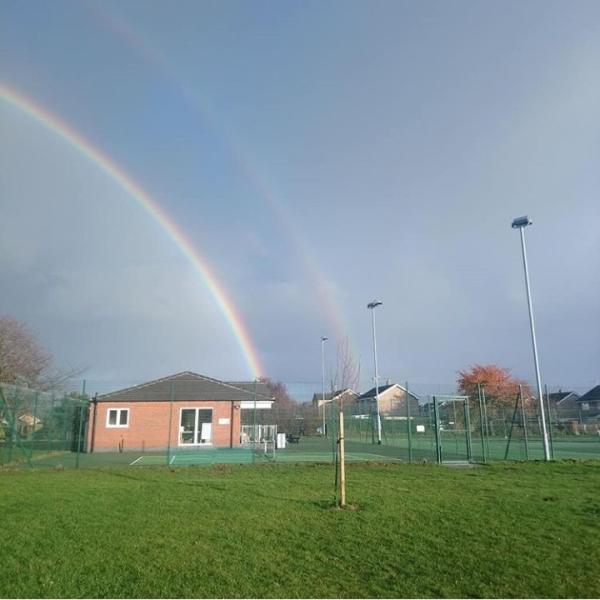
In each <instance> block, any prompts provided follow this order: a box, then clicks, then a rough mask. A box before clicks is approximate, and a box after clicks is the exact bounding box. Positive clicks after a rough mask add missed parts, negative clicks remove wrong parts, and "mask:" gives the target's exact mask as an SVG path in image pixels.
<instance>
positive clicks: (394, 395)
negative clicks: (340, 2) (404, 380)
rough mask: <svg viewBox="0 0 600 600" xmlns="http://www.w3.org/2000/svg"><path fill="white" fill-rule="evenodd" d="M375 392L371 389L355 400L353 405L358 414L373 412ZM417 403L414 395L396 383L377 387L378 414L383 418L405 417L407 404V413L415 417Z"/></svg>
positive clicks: (374, 389)
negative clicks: (355, 406)
mask: <svg viewBox="0 0 600 600" xmlns="http://www.w3.org/2000/svg"><path fill="white" fill-rule="evenodd" d="M376 392H377V390H376V388H371V389H370V390H368V391H367V392H365V393H364V394H361V395H360V396H359V397H358V398H356V401H355V403H356V405H357V408H358V411H359V412H362V413H364V414H367V413H368V412H372V411H374V410H375V405H376ZM419 402H420V399H419V397H418V396H417V395H416V394H413V393H412V392H411V391H409V390H408V391H407V389H406V388H405V387H404V386H401V385H400V384H398V383H387V384H385V385H380V386H379V412H380V414H382V415H383V416H389V417H392V416H406V415H407V404H408V412H409V413H410V414H411V415H417V414H419Z"/></svg>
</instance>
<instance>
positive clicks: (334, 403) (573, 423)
mask: <svg viewBox="0 0 600 600" xmlns="http://www.w3.org/2000/svg"><path fill="white" fill-rule="evenodd" d="M160 382H162V380H160V381H159V383H160ZM160 385H162V386H163V387H162V388H161V391H160V393H159V394H158V396H156V395H155V396H152V397H150V396H149V395H148V394H149V392H148V386H146V385H143V386H134V387H132V388H131V389H132V390H133V391H131V392H129V391H127V392H126V394H127V395H126V397H125V398H126V399H127V401H125V399H123V397H121V396H118V397H117V398H116V399H115V398H113V397H111V393H112V392H110V391H108V392H104V393H103V394H100V395H99V396H96V395H95V396H94V397H93V398H89V397H86V396H84V395H82V394H79V393H68V394H67V393H50V392H44V391H40V390H34V389H30V388H26V387H22V386H15V385H9V384H0V465H2V466H5V467H6V466H11V467H14V466H24V467H34V468H44V467H61V468H62V467H67V468H75V467H104V466H111V465H130V466H135V467H143V466H151V465H169V466H174V467H177V466H191V465H210V464H262V463H265V464H267V463H295V462H298V463H304V462H313V463H316V462H320V463H327V464H331V465H333V466H336V465H337V464H338V461H339V450H340V443H339V431H340V411H342V412H343V422H344V447H345V458H346V462H348V463H353V462H365V461H373V462H403V463H410V462H434V463H435V462H437V463H443V464H445V463H470V462H490V461H503V460H509V461H511V460H512V461H514V460H542V459H543V458H544V452H543V440H542V421H541V412H540V406H539V400H538V399H537V398H530V397H523V396H522V394H520V393H519V391H518V390H515V393H510V394H508V395H507V394H505V395H504V396H503V397H502V398H495V397H492V396H491V395H490V394H489V393H486V390H485V387H484V386H482V387H481V389H480V390H478V391H477V393H475V394H472V395H470V396H461V395H459V394H457V393H454V394H452V393H450V394H448V393H446V394H440V393H438V391H439V390H438V389H435V388H434V386H431V387H430V389H431V391H432V392H433V393H427V389H425V390H423V388H421V389H420V390H419V393H418V394H416V393H413V391H412V389H411V388H410V386H408V385H404V386H401V387H400V388H399V389H398V390H397V393H395V394H390V393H387V394H381V395H380V397H379V402H377V401H376V399H375V398H366V399H365V398H361V397H357V395H354V396H349V397H346V398H345V399H344V400H343V401H339V400H327V401H325V403H322V402H321V401H320V395H318V394H314V396H313V394H312V393H311V394H308V393H305V394H302V395H301V394H298V395H297V396H295V397H294V396H292V397H291V398H289V397H288V398H287V400H281V399H280V400H276V401H274V402H272V403H271V402H270V401H268V398H267V396H266V395H265V394H266V393H268V390H266V388H265V387H264V386H263V387H261V384H258V385H256V386H255V385H254V384H253V383H252V382H246V383H244V382H238V385H240V386H242V387H244V386H245V387H244V389H245V395H243V394H242V395H241V396H239V398H238V399H237V400H236V399H231V396H229V395H228V394H229V393H230V392H228V391H227V390H226V391H225V392H222V394H224V395H221V396H219V393H217V392H215V393H213V395H212V396H211V395H210V394H209V395H208V396H206V397H203V398H201V399H199V398H197V397H196V395H195V394H196V391H195V390H196V388H195V387H194V386H195V385H196V380H186V379H185V378H183V379H182V378H179V379H178V380H177V381H174V382H168V385H167V384H165V385H163V384H162V383H160ZM72 387H79V388H80V389H81V387H82V386H81V385H79V386H72ZM289 387H290V388H292V385H290V386H289ZM307 387H308V389H310V390H311V391H312V390H314V389H318V386H316V385H312V386H307ZM104 388H105V389H108V390H110V389H119V388H118V385H116V384H113V385H111V384H105V385H104ZM236 389H237V388H236ZM292 389H293V388H292ZM407 390H408V391H407ZM443 391H445V392H448V391H450V392H451V391H452V390H451V389H445V390H443ZM132 394H133V395H132ZM290 396H291V394H290ZM551 396H552V394H550V395H549V397H551ZM311 397H312V399H311ZM317 400H319V401H317ZM544 400H545V402H546V404H545V408H546V411H545V413H546V420H547V426H548V433H549V438H550V440H549V441H550V448H551V452H552V456H553V458H555V459H587V458H600V420H599V419H598V418H597V417H595V416H591V417H584V416H582V415H581V414H580V412H581V411H580V410H579V409H578V408H577V406H576V404H574V403H571V405H570V406H566V405H560V404H557V403H556V402H554V403H553V402H551V401H549V400H548V399H547V398H545V399H544ZM590 412H591V411H590ZM378 415H379V418H380V420H381V442H380V443H379V439H378V427H377V422H378Z"/></svg>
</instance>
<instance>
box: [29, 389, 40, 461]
mask: <svg viewBox="0 0 600 600" xmlns="http://www.w3.org/2000/svg"><path fill="white" fill-rule="evenodd" d="M39 395H40V393H39V391H37V390H36V392H35V399H34V401H33V423H32V424H31V450H30V453H29V466H30V467H33V464H32V462H31V461H32V460H33V451H34V439H33V438H34V437H35V422H36V420H37V408H38V399H39Z"/></svg>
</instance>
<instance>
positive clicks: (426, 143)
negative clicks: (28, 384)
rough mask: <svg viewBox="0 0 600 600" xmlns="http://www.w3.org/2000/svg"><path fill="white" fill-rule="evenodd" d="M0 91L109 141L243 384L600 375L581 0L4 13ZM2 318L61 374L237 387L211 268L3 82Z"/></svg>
mask: <svg viewBox="0 0 600 600" xmlns="http://www.w3.org/2000/svg"><path fill="white" fill-rule="evenodd" d="M0 79H1V80H2V83H3V85H4V86H5V89H10V90H12V91H14V92H17V93H19V94H21V95H22V96H24V97H26V98H28V99H29V101H31V102H33V103H35V104H36V105H37V107H39V108H40V109H43V110H44V111H46V112H47V113H51V114H53V115H55V116H56V117H58V118H60V119H61V120H62V121H64V122H65V123H66V124H68V126H69V127H70V128H71V129H72V130H73V131H76V132H77V133H78V135H80V136H81V137H82V138H84V139H86V140H87V141H88V143H89V144H91V145H92V146H93V147H94V148H96V149H97V150H98V151H100V152H102V153H103V154H104V155H106V156H108V157H110V159H111V160H112V161H113V162H114V164H115V165H118V168H119V169H121V170H122V171H123V172H125V173H126V174H127V176H128V177H130V178H131V179H133V180H135V181H136V182H137V183H138V184H139V185H141V186H142V187H143V188H144V189H145V190H146V191H147V192H148V193H149V194H151V196H152V197H153V198H154V200H155V201H156V202H157V203H158V205H160V207H161V209H162V210H163V211H164V212H165V213H166V214H167V215H168V216H169V218H170V219H171V220H172V221H173V223H175V224H177V226H178V227H179V228H180V230H181V231H183V232H184V234H185V236H186V237H187V239H188V240H189V242H190V243H191V244H192V245H193V246H194V248H195V251H196V252H197V253H198V254H199V255H200V256H202V257H203V259H204V260H205V261H206V262H207V264H209V265H210V268H211V269H212V271H213V272H214V274H215V275H216V277H217V279H218V281H219V283H220V285H221V286H222V288H223V289H224V290H225V291H226V294H227V296H228V297H229V298H230V299H231V302H232V304H233V305H234V306H235V310H236V311H237V312H238V313H239V316H240V318H241V320H242V321H243V322H244V323H245V326H246V327H247V329H248V332H249V334H250V337H251V340H252V345H253V347H254V348H255V353H256V356H257V357H258V359H259V360H260V362H261V363H262V366H263V374H267V375H270V376H272V377H275V378H279V379H282V380H285V381H290V382H310V381H319V380H320V359H321V358H320V336H321V335H327V336H329V338H330V342H329V348H328V361H327V362H328V370H329V369H330V368H331V363H333V362H334V360H333V359H334V354H335V347H336V344H337V342H338V340H339V339H340V338H342V337H343V336H345V335H347V336H348V337H349V340H350V344H351V347H352V348H353V351H354V353H355V355H356V357H357V359H358V360H360V362H361V379H362V383H363V387H366V386H367V385H369V384H370V382H371V377H372V375H373V373H372V367H371V364H372V354H371V337H370V336H371V324H370V319H369V313H368V311H367V309H366V304H367V302H369V301H370V300H372V299H373V298H378V299H381V300H382V301H383V302H384V305H383V306H382V307H381V308H380V309H378V312H377V327H378V346H379V358H380V372H381V374H382V377H385V378H388V377H389V378H393V379H399V380H406V379H408V380H409V381H418V382H452V381H454V380H455V378H456V372H457V370H459V369H462V368H465V367H467V366H468V365H470V364H472V363H474V362H480V363H498V364H500V365H502V366H506V367H509V368H511V369H512V370H513V372H514V373H515V374H516V375H519V376H521V377H524V378H527V379H531V378H532V377H533V363H532V358H531V347H530V339H529V329H528V317H527V307H526V299H525V294H524V280H523V270H522V263H521V256H520V252H521V251H520V245H519V236H518V233H517V232H516V231H513V230H511V228H510V222H511V220H512V218H514V217H516V216H520V215H522V214H526V213H527V214H530V215H531V218H532V220H533V221H534V225H533V227H531V228H529V229H528V230H527V241H528V252H529V261H530V270H531V277H532V290H533V297H534V304H535V311H536V321H537V322H536V325H537V330H538V343H539V347H540V358H541V366H542V376H543V379H544V380H545V381H547V382H548V383H549V384H550V385H564V386H577V387H582V388H584V389H585V388H586V387H589V386H591V385H593V384H594V383H597V382H598V378H599V377H600V300H599V299H600V235H599V233H598V232H599V221H600V200H599V193H598V192H599V189H600V119H598V115H599V114H600V4H599V3H598V2H595V1H594V2H585V1H583V0H580V1H578V2H576V3H572V2H552V1H549V0H543V1H540V2H537V1H526V2H523V1H518V2H510V1H503V2H485V3H483V2H466V1H463V2H427V1H426V2H401V1H387V2H378V1H374V0H369V1H368V2H366V1H362V2H353V1H351V0H344V1H343V2H341V1H340V2H336V1H325V2H323V1H315V2H311V1H303V2H263V1H258V2H246V1H243V2H242V1H240V2H237V1H230V0H226V1H224V2H222V1H219V2H212V1H210V2H209V1H206V2H204V1H197V0H194V1H185V0H180V1H178V2H177V3H175V4H174V3H171V2H157V1H154V0H144V1H143V2H142V1H139V2H138V1H131V0H127V1H125V2H123V1H120V2H107V1H104V2H101V3H97V2H91V1H90V2H83V3H82V2H65V1H62V0H55V1H54V2H23V1H21V0H19V1H12V0H4V1H3V2H2V3H1V4H0ZM0 210H1V216H2V235H0V277H1V280H2V290H3V291H2V296H1V297H0V313H4V314H10V315H12V316H15V317H17V318H19V319H21V320H23V321H25V322H27V323H28V324H29V325H30V326H31V327H32V328H33V329H34V330H35V331H36V333H37V334H38V335H39V337H40V339H41V340H42V341H43V343H44V344H45V345H46V346H47V347H48V348H49V349H50V350H51V351H52V353H53V354H54V356H55V358H56V361H57V363H58V364H60V365H83V366H85V367H87V371H86V377H88V378H89V379H90V380H96V381H105V382H113V381H114V382H117V381H118V382H125V381H127V382H128V381H131V382H133V381H139V380H143V379H144V378H154V377H159V376H163V375H166V374H168V373H171V372H175V371H181V370H186V369H190V370H194V371H198V372H201V373H205V374H207V375H212V376H215V377H220V378H228V379H240V378H246V377H251V376H252V373H251V372H250V369H249V367H248V360H247V358H246V357H245V356H244V353H243V351H242V349H241V348H240V345H239V343H238V340H237V339H236V336H235V335H234V332H233V331H232V328H231V326H230V323H229V322H228V320H227V318H226V317H225V316H224V314H223V312H222V310H221V309H220V306H219V303H218V302H217V300H216V299H215V296H214V294H212V293H211V291H210V289H209V288H208V287H207V285H206V281H205V280H204V279H203V277H202V276H201V275H199V273H198V272H197V271H196V270H195V269H194V267H193V265H192V264H191V263H190V261H189V260H188V258H186V256H185V255H184V253H182V251H181V248H180V247H178V245H177V244H176V243H174V241H173V240H172V239H171V238H170V237H169V235H167V233H166V232H165V230H164V227H162V226H161V225H160V223H157V221H156V220H155V219H153V218H152V217H151V215H149V213H148V212H147V211H145V210H144V209H143V208H142V207H141V206H140V205H139V203H137V202H136V201H135V199H133V198H132V197H131V194H130V193H129V192H128V191H127V190H125V189H124V188H123V187H122V186H121V185H120V184H119V182H118V181H115V180H114V178H111V177H110V176H108V175H107V174H106V172H104V171H103V170H102V169H100V168H98V165H97V164H95V163H94V162H93V161H92V160H90V159H89V157H87V156H85V155H84V154H82V152H81V151H80V150H78V149H77V148H76V147H74V146H73V145H72V144H69V143H68V142H67V141H66V140H65V139H63V138H62V137H61V136H60V135H57V133H56V132H55V131H52V130H51V129H49V128H48V127H45V126H44V125H43V124H41V123H40V122H38V121H37V120H36V119H34V118H32V117H31V115H28V114H26V113H25V112H23V110H21V109H19V107H18V106H16V105H15V103H14V102H11V101H8V100H7V99H6V97H4V99H2V98H0Z"/></svg>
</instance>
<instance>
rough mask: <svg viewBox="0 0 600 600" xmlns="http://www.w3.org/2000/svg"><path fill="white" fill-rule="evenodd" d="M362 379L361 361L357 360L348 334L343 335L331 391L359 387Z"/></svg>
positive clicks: (337, 354) (338, 346)
mask: <svg viewBox="0 0 600 600" xmlns="http://www.w3.org/2000/svg"><path fill="white" fill-rule="evenodd" d="M359 381H360V362H357V361H356V359H355V357H354V354H353V352H352V349H351V348H350V340H349V338H348V336H345V337H343V338H342V339H341V340H340V341H339V342H338V345H337V352H336V365H335V375H334V377H333V379H332V380H331V391H332V392H334V391H336V390H343V389H346V388H350V389H353V390H355V391H356V390H357V389H358V385H359Z"/></svg>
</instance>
